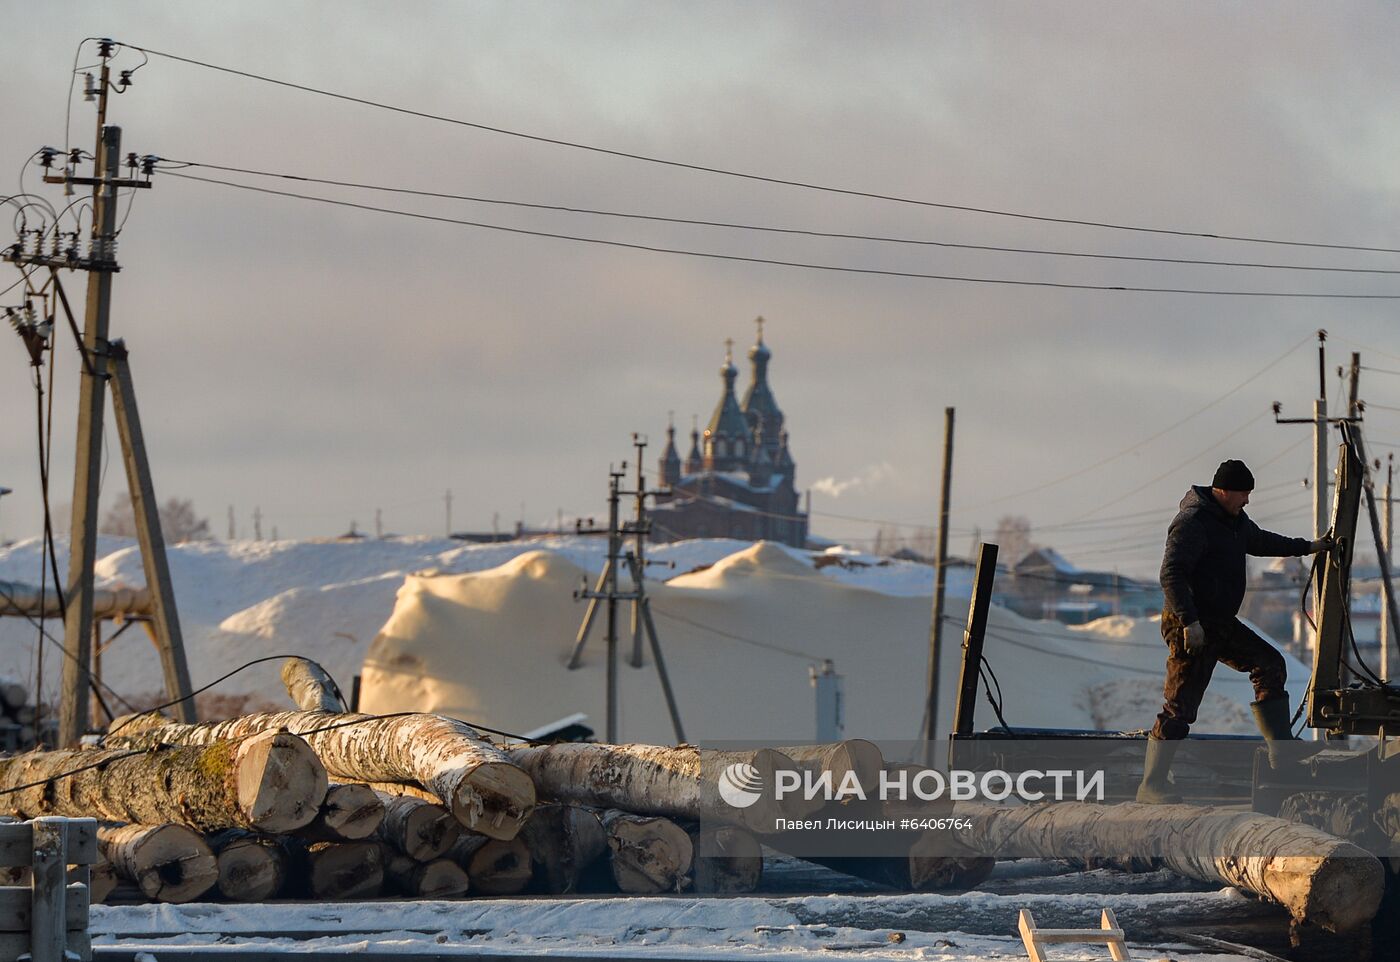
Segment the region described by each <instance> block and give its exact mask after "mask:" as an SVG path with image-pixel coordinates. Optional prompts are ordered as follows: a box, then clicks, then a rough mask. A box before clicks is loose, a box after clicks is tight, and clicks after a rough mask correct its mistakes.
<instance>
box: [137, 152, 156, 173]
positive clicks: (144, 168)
mask: <svg viewBox="0 0 1400 962" xmlns="http://www.w3.org/2000/svg"><path fill="white" fill-rule="evenodd" d="M158 160H160V158H159V157H157V156H156V155H155V154H147V155H146V156H144V157H142V158H141V173H143V174H145V175H146V176H147V177H149V176H151V175H152V174H154V173H155V172H156V161H158Z"/></svg>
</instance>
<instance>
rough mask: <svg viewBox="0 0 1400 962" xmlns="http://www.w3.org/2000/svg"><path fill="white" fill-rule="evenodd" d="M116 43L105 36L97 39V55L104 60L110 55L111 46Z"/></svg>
mask: <svg viewBox="0 0 1400 962" xmlns="http://www.w3.org/2000/svg"><path fill="white" fill-rule="evenodd" d="M116 45H117V42H116V41H115V40H108V39H107V38H106V37H102V38H101V39H99V40H98V41H97V55H98V56H99V57H101V58H102V59H103V60H106V59H107V58H108V57H110V56H112V48H113V47H115V46H116Z"/></svg>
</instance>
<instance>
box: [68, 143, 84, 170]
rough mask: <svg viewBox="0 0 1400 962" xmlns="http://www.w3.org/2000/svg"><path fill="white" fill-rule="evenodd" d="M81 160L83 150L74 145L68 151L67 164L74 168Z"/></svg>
mask: <svg viewBox="0 0 1400 962" xmlns="http://www.w3.org/2000/svg"><path fill="white" fill-rule="evenodd" d="M82 162H83V152H82V150H81V149H79V148H77V147H74V148H73V149H72V150H70V151H68V164H69V166H70V167H72V168H73V169H74V170H76V169H77V168H78V165H79V164H81V163H82Z"/></svg>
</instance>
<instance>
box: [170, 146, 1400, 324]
mask: <svg viewBox="0 0 1400 962" xmlns="http://www.w3.org/2000/svg"><path fill="white" fill-rule="evenodd" d="M166 176H168V177H179V178H181V179H182V180H195V181H199V182H201V183H205V184H218V185H220V186H223V187H236V188H238V189H239V190H248V191H253V192H255V193H259V194H271V195H273V196H276V197H294V198H296V199H298V200H310V201H316V202H318V203H322V204H331V205H333V206H336V207H349V208H353V209H355V210H365V211H373V212H374V213H379V214H395V215H397V216H399V217H409V218H412V219H414V220H426V221H434V222H436V223H439V224H457V225H460V226H463V227H477V228H481V229H483V230H494V231H502V232H504V233H507V234H519V235H523V236H527V237H547V238H550V239H553V240H566V241H573V242H575V243H581V244H599V245H601V246H604V247H619V248H625V249H628V250H639V251H649V252H651V253H654V254H678V255H682V256H685V257H704V258H708V259H711V260H721V261H731V262H737V263H744V264H771V265H774V266H776V267H796V268H800V269H802V270H814V271H830V272H834V273H839V274H871V275H876V276H881V277H907V278H914V279H917V280H933V281H955V282H959V283H964V284H991V285H1003V286H1011V287H1046V288H1055V289H1059V290H1076V291H1121V292H1125V293H1137V294H1201V295H1210V296H1215V297H1282V298H1304V299H1328V300H1362V301H1395V300H1400V294H1341V293H1327V292H1320V291H1223V290H1210V289H1203V288H1190V287H1137V286H1131V285H1116V284H1115V285H1109V284H1070V283H1067V282H1062V281H1028V280H1021V279H1017V278H1001V277H969V276H966V275H960V274H928V273H922V272H918V271H896V270H885V269H881V268H874V267H846V266H842V265H838V264H813V263H808V262H805V261H786V260H778V259H776V258H768V257H745V256H742V255H739V254H720V253H717V252H714V251H695V250H687V249H684V248H677V247H660V246H657V245H652V244H633V243H628V242H626V241H614V240H606V239H604V238H601V237H582V236H579V235H576V234H559V233H555V232H553V231H539V230H526V229H525V228H523V227H506V226H504V225H502V224H487V223H484V222H481V221H472V220H464V219H459V218H455V217H439V216H437V215H434V214H421V213H416V212H414V211H406V210H397V209H395V208H392V207H375V206H373V205H371V204H357V203H354V202H353V201H348V200H335V199H333V198H329V197H316V196H313V195H311V194H298V193H293V192H291V191H283V190H272V189H270V188H267V187H254V186H252V185H250V184H237V183H233V182H232V181H227V180H215V179H213V178H210V177H196V176H194V175H193V174H177V173H174V172H173V171H166Z"/></svg>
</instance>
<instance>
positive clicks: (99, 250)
mask: <svg viewBox="0 0 1400 962" xmlns="http://www.w3.org/2000/svg"><path fill="white" fill-rule="evenodd" d="M97 45H98V55H99V57H100V59H101V72H100V78H99V79H97V80H96V81H94V78H93V77H92V76H91V75H90V74H89V75H88V78H87V79H88V97H89V99H96V101H97V138H96V146H95V149H94V152H93V176H91V177H81V176H78V175H77V168H78V164H79V163H80V162H81V151H78V150H73V151H71V152H70V153H69V154H68V156H67V158H66V163H65V165H64V169H63V173H62V174H61V175H58V174H49V173H46V174H45V175H44V183H46V184H63V185H64V186H65V188H67V189H68V191H69V192H70V193H71V190H72V187H73V186H74V185H83V186H89V187H91V188H92V230H91V234H90V240H89V244H90V246H89V251H88V256H87V257H86V258H82V257H79V255H78V250H77V232H76V231H75V232H73V233H72V234H70V235H68V236H71V237H72V238H73V243H72V245H71V246H70V247H69V248H68V249H67V250H66V251H60V250H59V244H60V238H61V237H62V236H64V235H63V234H62V233H61V232H60V231H59V226H60V225H59V224H58V223H55V224H54V226H53V232H54V242H53V245H52V249H51V250H50V251H45V250H44V244H43V234H44V231H43V230H39V231H36V232H35V233H36V235H37V236H38V238H39V239H38V242H37V243H36V245H35V250H34V251H33V252H32V253H27V252H26V251H25V249H24V242H23V236H21V240H20V243H19V244H16V245H15V246H13V247H11V248H9V249H8V250H6V251H5V252H4V253H3V258H4V259H5V260H7V261H10V262H11V263H14V264H16V265H33V266H35V267H39V266H42V267H47V268H48V269H49V272H50V279H51V283H52V284H53V286H54V291H55V293H56V294H57V296H58V299H59V300H60V301H61V303H62V305H63V309H64V311H65V313H66V314H67V315H68V320H69V323H70V325H71V326H72V328H73V330H74V333H75V334H76V335H77V336H78V339H79V341H80V350H81V354H82V362H83V363H82V372H81V374H80V381H79V396H78V423H77V431H76V442H77V443H76V452H75V457H74V471H73V508H72V518H71V525H70V532H71V533H70V551H69V568H68V584H67V592H66V600H67V604H66V608H65V610H64V622H63V632H64V647H65V650H66V651H67V653H68V655H69V659H68V661H66V662H65V663H64V666H63V700H62V704H61V706H60V709H59V740H60V743H61V744H63V745H65V746H70V745H74V744H76V743H77V741H78V739H79V737H80V736H81V735H82V734H83V733H84V732H86V731H87V729H88V722H89V720H90V717H91V716H90V714H89V711H88V699H87V690H88V689H89V688H90V687H94V686H95V685H96V684H97V679H96V677H95V676H94V674H93V670H92V665H93V655H94V649H93V636H94V633H95V632H94V612H93V565H94V563H95V561H96V555H97V512H98V498H99V494H100V485H101V475H102V452H103V439H102V427H103V415H104V409H105V404H106V391H107V388H108V384H109V382H110V383H111V387H112V391H113V413H114V415H115V417H116V422H117V431H118V434H119V435H120V444H121V449H122V458H123V462H124V464H125V466H126V474H127V481H128V485H129V491H130V495H131V501H132V508H133V511H134V513H135V520H136V527H137V535H138V538H139V540H140V544H141V554H142V562H143V565H144V567H145V573H146V584H147V586H148V587H149V589H150V591H151V596H152V605H153V614H154V618H153V626H152V636H153V638H154V639H155V641H156V645H157V648H159V649H160V654H161V661H162V667H163V668H164V669H165V682H166V688H167V690H168V692H169V693H170V694H171V695H172V696H175V697H176V698H177V699H179V700H178V701H176V702H175V705H174V707H175V708H176V711H177V713H178V714H179V716H180V718H181V720H182V721H194V720H195V715H194V706H193V704H192V703H191V702H190V701H189V700H188V694H189V675H188V672H187V671H186V670H185V663H184V646H183V642H182V640H181V636H180V631H179V621H178V616H177V614H176V610H175V599H174V594H173V591H172V590H171V588H170V583H169V572H168V568H167V567H166V560H165V543H164V539H163V537H162V534H161V529H160V519H159V515H158V513H157V509H156V504H155V496H154V490H153V486H152V484H151V478H150V465H149V463H148V461H147V459H146V452H145V443H144V439H143V437H142V434H141V424H140V419H139V417H138V416H137V411H136V398H135V393H134V389H133V387H132V382H131V380H130V370H129V368H128V367H127V365H126V360H127V355H126V350H125V348H124V346H123V345H122V344H121V342H120V341H111V340H110V339H109V337H108V332H109V330H110V319H111V310H112V276H113V275H114V274H115V273H116V272H117V271H118V270H120V267H119V266H118V264H117V257H116V252H117V234H118V233H119V228H118V226H117V204H118V200H117V198H118V192H119V191H120V190H122V189H123V188H125V189H130V190H133V191H134V190H137V189H142V188H149V187H150V186H151V182H150V175H151V174H152V173H153V172H154V170H155V163H156V158H154V157H150V156H147V157H144V158H138V157H137V156H136V155H135V154H129V155H128V156H127V158H126V163H127V166H128V167H129V168H130V171H131V176H129V177H121V176H119V174H120V165H121V161H122V155H121V139H122V134H121V128H120V127H116V126H109V125H108V124H107V105H108V97H109V95H110V93H111V91H113V90H116V91H117V92H118V93H121V92H123V91H125V90H126V89H127V88H128V87H129V86H130V84H131V71H126V70H123V71H122V72H121V76H120V79H119V80H118V81H117V82H116V83H113V82H112V77H111V61H112V58H113V56H114V55H115V54H116V51H117V48H118V45H117V44H116V43H115V42H114V41H111V40H105V39H99V40H97ZM59 154H60V151H58V150H55V149H54V148H51V147H45V148H43V149H42V150H40V151H38V155H39V156H40V161H39V165H40V166H41V167H43V168H44V169H45V170H46V171H47V170H50V169H51V168H52V165H53V160H54V158H55V157H57V156H59ZM138 172H139V173H142V174H144V175H145V179H140V178H138V177H137V176H136V174H137V173H138ZM61 269H69V270H83V271H86V272H87V275H88V284H87V302H86V305H85V313H84V316H83V324H82V331H81V333H80V334H79V333H78V324H77V320H76V318H75V317H74V316H73V311H72V308H71V305H70V304H69V302H68V296H67V294H66V293H65V292H64V289H63V285H62V283H61V282H60V280H59V276H58V272H59V270H61ZM31 273H32V272H31ZM26 280H27V278H26ZM21 333H23V332H21Z"/></svg>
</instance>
